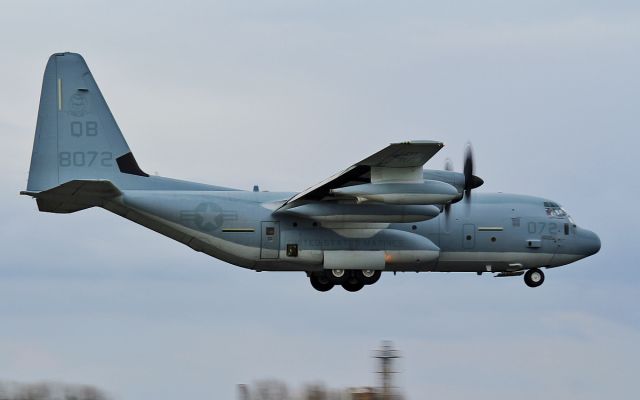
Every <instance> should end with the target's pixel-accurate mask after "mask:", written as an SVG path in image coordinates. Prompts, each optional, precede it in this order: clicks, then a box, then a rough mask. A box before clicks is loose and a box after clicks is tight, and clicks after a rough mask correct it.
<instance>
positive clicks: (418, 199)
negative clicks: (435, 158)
mask: <svg viewBox="0 0 640 400" xmlns="http://www.w3.org/2000/svg"><path fill="white" fill-rule="evenodd" d="M331 193H333V194H336V195H340V196H346V197H355V198H356V199H357V201H358V203H362V202H366V201H372V202H380V203H385V204H445V203H447V202H449V201H452V200H454V199H456V198H458V197H459V193H458V190H457V189H456V188H455V187H454V186H452V185H450V184H448V183H445V182H441V181H433V180H425V181H424V182H420V183H365V184H362V185H354V186H346V187H340V188H335V189H331Z"/></svg>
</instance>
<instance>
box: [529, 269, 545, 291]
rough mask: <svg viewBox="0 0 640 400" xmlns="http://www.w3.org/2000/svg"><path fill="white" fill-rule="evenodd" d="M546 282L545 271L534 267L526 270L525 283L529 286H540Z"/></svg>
mask: <svg viewBox="0 0 640 400" xmlns="http://www.w3.org/2000/svg"><path fill="white" fill-rule="evenodd" d="M543 282H544V272H542V271H541V270H539V269H538V268H532V269H530V270H528V271H527V272H525V274H524V283H526V284H527V286H529V287H538V286H540V285H542V283H543Z"/></svg>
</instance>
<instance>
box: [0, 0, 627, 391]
mask: <svg viewBox="0 0 640 400" xmlns="http://www.w3.org/2000/svg"><path fill="white" fill-rule="evenodd" d="M159 3H160V2H157V1H142V2H141V1H126V2H121V1H87V0H84V1H67V0H60V1H56V2H42V4H40V3H38V2H34V1H6V0H5V1H2V3H1V4H0V5H1V7H2V8H1V12H0V49H1V50H2V55H1V56H0V84H1V87H2V90H1V91H0V134H1V137H2V140H3V142H4V146H3V147H2V148H3V149H4V151H3V157H1V158H0V168H1V169H2V173H1V174H0V185H1V186H2V188H3V190H2V191H1V192H0V221H2V222H1V225H0V243H2V244H1V246H2V247H1V249H2V251H1V253H0V379H8V380H17V381H34V380H61V381H67V382H77V383H87V384H94V385H97V386H99V387H101V388H104V389H106V390H108V391H109V392H110V393H111V394H112V395H113V396H114V397H115V398H117V399H124V400H137V399H158V400H165V399H180V398H198V399H207V398H209V399H232V398H234V396H235V385H236V384H237V383H245V382H252V381H254V380H256V379H262V378H272V377H273V378H279V379H283V380H285V381H286V382H288V383H290V384H292V385H293V386H298V385H300V384H302V383H304V382H309V381H318V380H322V381H325V382H326V383H327V384H328V385H329V386H331V387H343V386H354V385H371V384H373V383H374V378H375V377H374V374H373V373H372V371H373V369H374V368H373V361H372V360H371V358H370V356H371V350H372V349H374V348H376V347H377V346H378V345H379V342H380V340H382V339H388V340H393V341H394V342H395V343H396V345H397V347H398V348H399V349H400V350H401V351H402V353H403V355H404V358H403V360H402V361H401V369H402V371H403V373H402V374H401V375H399V376H398V384H399V386H401V387H402V388H403V389H404V391H405V392H406V394H407V395H408V397H409V399H421V398H427V396H430V398H447V399H469V398H475V399H513V398H518V399H548V398H553V399H558V398H564V399H603V398H620V399H623V398H624V399H630V398H637V397H638V395H639V390H638V385H637V372H638V370H640V361H639V360H640V346H639V345H638V343H640V307H639V306H638V300H639V299H640V286H639V285H640V265H639V263H638V258H637V255H636V254H635V253H633V250H634V249H636V248H637V237H636V234H637V231H638V225H639V223H640V217H639V216H638V206H637V202H638V199H639V198H640V184H639V183H638V166H637V161H636V160H637V153H638V150H637V148H638V146H639V145H640V139H639V135H638V133H639V128H640V100H639V96H638V93H639V92H640V77H639V74H640V5H639V3H638V2H637V1H610V0H609V1H588V0H587V1H585V0H580V1H577V0H576V1H545V0H536V1H517V2H514V1H498V0H495V1H484V2H474V1H457V2H442V1H394V2H385V1H336V2H331V1H284V0H283V1H265V2H244V1H229V2H212V1H182V2H176V4H175V5H173V6H167V5H160V4H159ZM453 3H455V5H454V4H453ZM60 51H75V52H79V53H81V54H83V56H84V57H85V59H86V60H87V63H88V64H89V67H90V68H91V69H92V72H93V74H94V77H95V78H96V81H97V82H98V84H99V85H100V87H101V89H102V92H103V94H104V95H105V97H106V99H107V101H108V103H109V105H110V107H111V110H112V112H113V113H114V115H115V117H116V120H117V121H118V123H119V125H120V128H121V129H122V131H123V133H124V135H125V137H126V139H127V141H128V143H129V146H130V147H131V149H132V150H133V152H134V154H135V156H136V158H137V160H138V163H139V164H140V165H141V167H142V168H143V169H144V170H145V171H148V172H152V173H155V172H157V173H159V174H160V175H164V176H170V177H176V178H183V179H189V180H194V181H200V182H205V183H212V184H218V185H222V186H231V187H237V188H242V189H250V188H251V187H252V186H253V185H254V184H259V185H260V187H261V189H263V190H271V191H277V190H290V191H299V190H302V189H304V188H306V187H308V186H310V185H312V184H315V183H317V182H318V181H320V180H322V179H324V178H326V177H328V176H330V175H332V174H333V173H335V172H337V171H339V170H341V169H343V168H345V167H347V166H348V165H350V164H351V163H353V162H355V161H358V160H360V159H362V158H364V157H366V156H368V155H369V154H371V153H373V152H375V151H377V150H378V149H380V148H382V147H384V146H385V145H386V144H388V143H390V142H395V141H402V140H415V139H431V140H442V141H444V142H445V144H446V147H445V148H444V149H443V150H442V151H441V152H440V153H439V154H438V155H437V156H436V157H434V159H432V160H431V161H430V162H429V164H428V167H433V168H441V167H442V165H443V164H444V159H445V158H446V157H451V158H452V159H453V160H454V163H455V166H456V168H457V169H458V170H460V169H461V167H462V154H463V147H464V143H465V142H466V141H468V140H471V141H472V142H473V145H474V148H475V153H476V161H477V169H476V172H477V174H478V175H479V176H481V177H482V178H483V179H484V180H485V185H484V186H483V187H482V188H480V189H479V190H480V191H486V192H489V191H505V192H515V193H524V194H533V195H540V196H544V197H548V198H551V199H554V200H555V201H557V202H559V203H561V204H563V205H564V206H565V207H566V208H567V209H568V211H569V212H570V213H571V214H572V215H573V216H574V218H575V220H576V222H577V223H578V224H579V225H580V226H583V227H585V228H588V229H592V230H594V231H596V232H597V233H598V234H599V235H600V237H601V239H602V243H603V245H602V250H601V251H600V253H598V254H597V255H596V256H594V257H591V258H588V259H586V260H583V261H580V262H577V263H575V264H573V265H570V266H567V267H563V268H559V269H557V270H549V271H548V273H547V280H546V282H545V284H544V285H543V286H542V287H540V288H538V289H530V288H528V287H526V286H525V285H524V283H523V282H522V279H521V278H505V279H494V278H493V277H491V276H488V275H483V276H482V277H477V276H476V275H475V274H444V273H433V274H419V275H417V274H399V275H397V276H395V277H394V276H392V275H389V276H383V278H382V279H381V281H380V282H379V283H378V284H376V285H375V286H373V287H369V288H365V289H364V290H363V291H361V292H359V293H357V294H353V293H347V292H345V291H344V290H333V291H331V292H329V293H324V294H321V293H318V292H316V291H315V290H313V289H312V288H311V287H310V285H309V282H308V280H307V279H306V278H305V276H304V274H302V273H286V274H285V273H266V272H265V273H255V272H252V271H248V270H243V269H239V268H235V267H232V266H230V265H228V264H225V263H222V262H220V261H217V260H215V259H213V258H210V257H208V256H205V255H203V254H200V253H195V252H193V251H192V250H190V249H189V248H188V247H185V246H183V245H181V244H179V243H177V242H173V241H171V240H169V239H167V238H165V237H163V236H160V235H158V234H156V233H154V232H152V231H148V230H145V229H144V228H142V227H140V226H138V225H135V224H133V223H131V222H129V221H127V220H123V219H120V218H119V217H117V216H115V215H112V214H109V213H108V212H106V211H104V210H100V209H91V210H87V211H82V212H78V213H75V214H71V215H54V214H45V213H38V212H37V209H36V206H35V202H34V201H33V200H31V199H29V198H26V197H21V196H19V195H18V192H19V191H20V190H23V189H24V188H25V187H26V179H27V174H28V168H29V158H30V153H31V146H32V143H33V134H34V130H35V121H36V114H37V106H38V99H39V95H40V85H41V83H42V81H41V80H42V73H43V71H44V67H45V64H46V61H47V58H48V56H49V55H50V54H51V53H54V52H60ZM187 396H189V397H187Z"/></svg>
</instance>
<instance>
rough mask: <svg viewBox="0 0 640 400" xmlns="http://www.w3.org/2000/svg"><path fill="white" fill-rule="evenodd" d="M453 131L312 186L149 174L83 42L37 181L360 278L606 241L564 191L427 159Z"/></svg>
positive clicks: (168, 227)
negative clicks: (514, 183)
mask: <svg viewBox="0 0 640 400" xmlns="http://www.w3.org/2000/svg"><path fill="white" fill-rule="evenodd" d="M442 147H443V144H442V143H440V142H436V141H412V142H404V143H394V144H391V145H389V146H388V147H386V148H384V149H382V150H380V151H379V152H377V153H375V154H373V155H372V156H370V157H367V158H365V159H364V160H362V161H360V162H357V163H355V164H353V165H351V166H350V167H348V168H347V169H345V170H343V171H341V172H339V173H337V174H336V175H334V176H332V177H330V178H328V179H326V180H325V181H323V182H320V183H318V184H317V185H314V186H312V187H310V188H308V189H306V190H304V191H302V192H300V193H276V192H262V191H259V190H258V188H257V187H255V188H254V190H253V191H243V190H237V189H230V188H226V187H220V186H213V185H205V184H201V183H193V182H186V181H181V180H175V179H169V178H163V177H159V176H149V175H148V174H146V173H145V172H144V171H143V170H142V169H141V168H140V167H139V166H138V163H137V162H136V159H135V158H134V156H133V154H132V153H131V150H130V149H129V146H128V145H127V143H126V141H125V139H124V137H123V136H122V133H121V132H120V129H119V128H118V125H117V124H116V121H115V120H114V118H113V115H112V114H111V112H110V111H109V108H108V106H107V103H106V102H105V100H104V98H103V96H102V94H101V93H100V89H98V86H97V85H96V82H95V80H94V78H93V76H92V74H91V72H90V71H89V68H88V67H87V64H86V63H85V61H84V59H83V58H82V56H80V55H79V54H74V53H58V54H54V55H52V56H51V57H50V58H49V62H48V63H47V67H46V69H45V72H44V80H43V84H42V93H41V97H40V108H39V112H38V120H37V126H36V134H35V141H34V145H33V153H32V156H31V167H30V171H29V179H28V183H27V190H26V191H23V192H21V194H25V195H29V196H32V197H34V198H35V199H36V202H37V205H38V209H39V210H40V211H44V212H53V213H72V212H76V211H79V210H83V209H86V208H89V207H102V208H104V209H106V210H109V211H111V212H113V213H115V214H118V215H120V216H122V217H125V218H127V219H129V220H131V221H133V222H136V223H138V224H141V225H143V226H145V227H147V228H149V229H152V230H154V231H156V232H158V233H160V234H162V235H165V236H168V237H170V238H172V239H174V240H176V241H178V242H181V243H183V244H185V245H187V246H189V247H191V248H192V249H194V250H196V251H200V252H204V253H206V254H208V255H210V256H212V257H215V258H218V259H220V260H223V261H226V262H228V263H231V264H234V265H237V266H240V267H244V268H249V269H253V270H256V271H303V272H305V273H306V274H307V276H308V277H309V279H310V281H311V285H312V286H313V287H314V288H315V289H317V290H319V291H328V290H330V289H331V288H332V287H334V286H335V285H341V286H342V287H343V288H344V289H346V290H348V291H358V290H360V289H362V288H363V287H364V286H365V285H371V284H373V283H375V282H376V281H378V279H379V278H380V276H381V273H382V272H383V271H392V272H394V273H395V272H398V271H412V272H413V271H415V272H427V271H445V272H454V271H456V272H475V273H477V274H479V275H480V274H482V273H483V272H488V273H496V274H497V276H518V275H524V281H525V283H526V284H527V285H528V286H530V287H537V286H540V285H541V284H542V282H543V281H544V274H543V272H542V270H541V269H542V268H552V267H558V266H561V265H566V264H569V263H572V262H574V261H577V260H580V259H581V258H584V257H588V256H590V255H592V254H595V253H597V252H598V250H599V249H600V239H599V238H598V236H597V235H596V234H595V233H593V232H591V231H588V230H586V229H583V228H581V227H579V226H577V225H576V224H575V223H574V222H573V220H572V219H571V217H569V215H568V214H567V212H566V211H565V210H564V209H563V208H562V207H560V205H559V204H558V203H556V202H554V201H551V200H548V199H543V198H539V197H532V196H522V195H513V194H503V193H497V194H485V193H475V194H474V195H473V196H471V192H472V190H473V189H475V188H477V187H479V186H480V185H482V183H483V181H482V179H480V178H479V177H477V176H475V175H474V174H473V157H472V154H471V151H470V148H468V149H467V152H466V156H465V161H464V170H463V172H462V173H459V172H454V171H453V170H452V169H453V168H452V167H451V163H450V162H448V163H447V165H446V166H445V169H444V170H424V169H423V165H424V164H425V163H426V162H427V161H428V160H429V159H430V158H431V157H433V155H434V154H436V153H437V152H438V151H439V150H440V149H441V148H442Z"/></svg>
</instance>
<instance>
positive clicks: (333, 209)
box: [286, 202, 440, 223]
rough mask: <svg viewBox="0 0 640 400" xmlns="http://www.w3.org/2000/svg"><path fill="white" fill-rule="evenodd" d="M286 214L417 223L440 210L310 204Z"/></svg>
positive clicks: (319, 218)
mask: <svg viewBox="0 0 640 400" xmlns="http://www.w3.org/2000/svg"><path fill="white" fill-rule="evenodd" d="M286 213H287V214H293V215H296V216H299V217H302V218H309V219H312V220H315V221H318V222H370V223H378V222H380V223H403V222H419V221H426V220H428V219H431V218H434V217H436V216H438V215H439V214H440V209H439V208H438V207H436V206H432V205H385V204H340V203H328V202H327V203H311V204H304V205H301V206H298V207H294V208H290V209H288V210H287V211H286Z"/></svg>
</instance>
